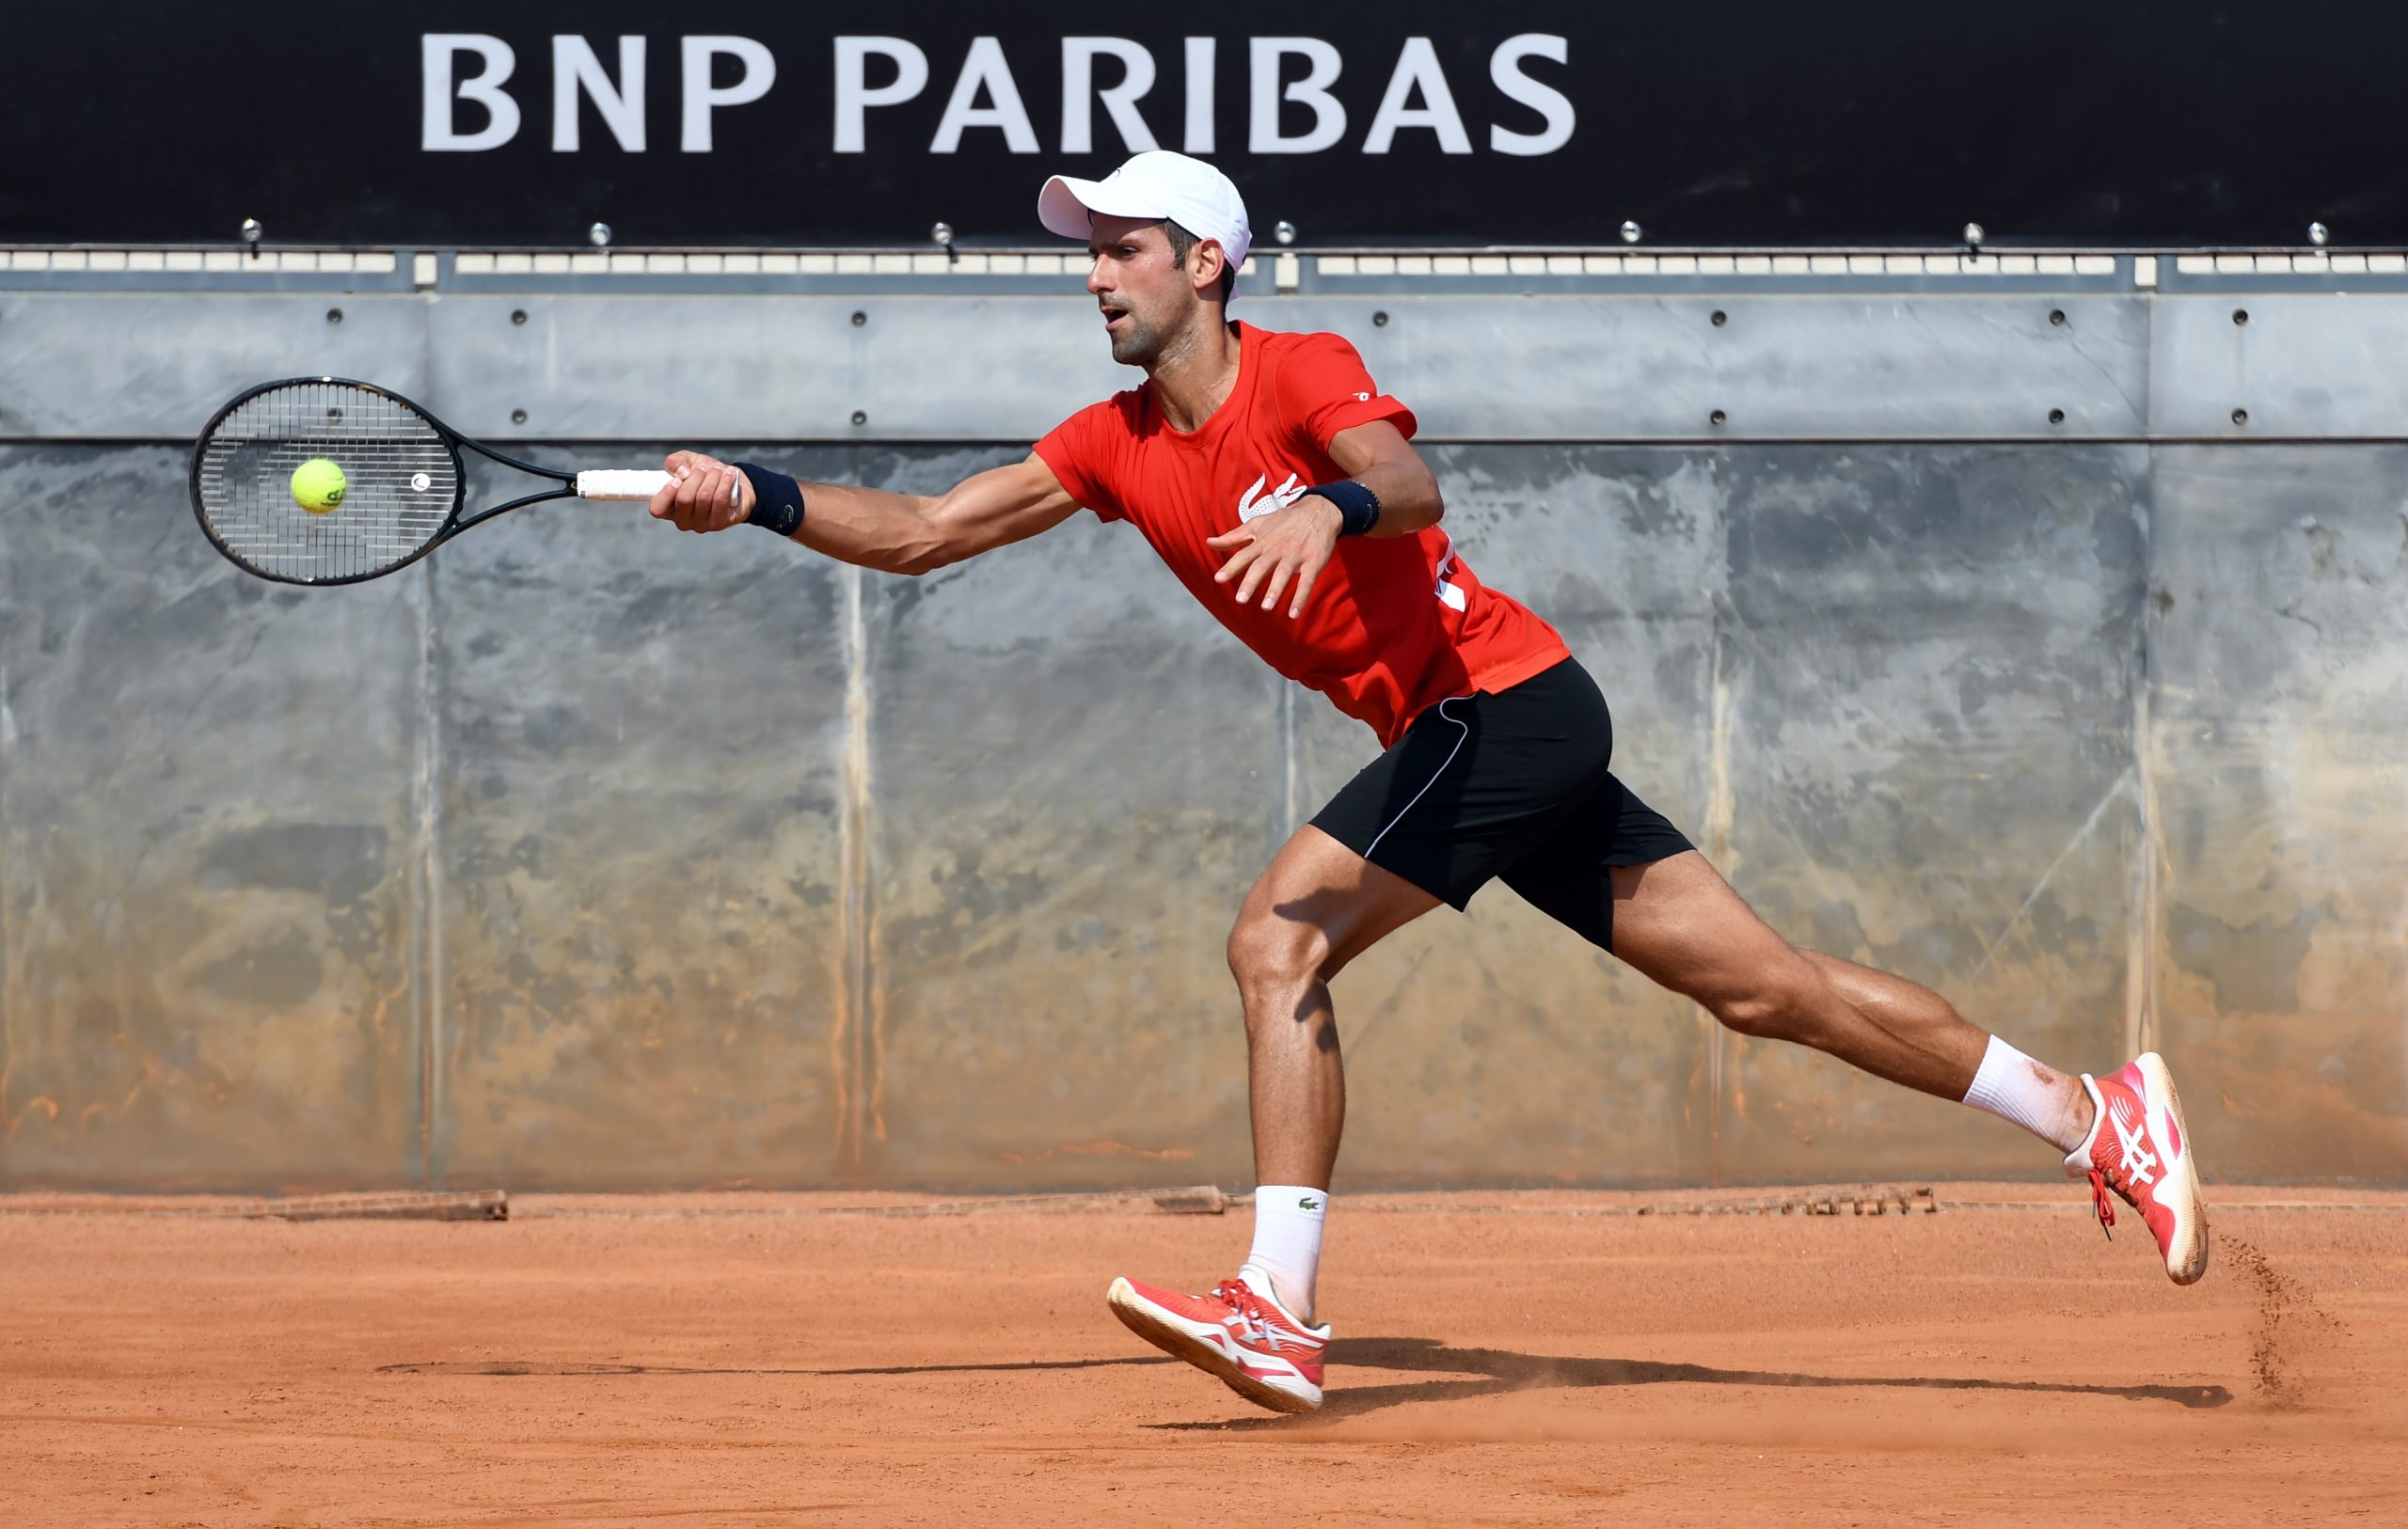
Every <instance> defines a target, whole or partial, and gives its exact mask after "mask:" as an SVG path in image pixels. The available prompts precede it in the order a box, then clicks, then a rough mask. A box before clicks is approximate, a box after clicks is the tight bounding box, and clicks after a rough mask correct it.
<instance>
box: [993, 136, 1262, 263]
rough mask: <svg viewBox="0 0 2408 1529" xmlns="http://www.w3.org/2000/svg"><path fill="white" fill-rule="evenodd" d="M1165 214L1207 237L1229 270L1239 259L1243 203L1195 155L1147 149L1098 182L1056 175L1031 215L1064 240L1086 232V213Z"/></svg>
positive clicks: (1249, 243)
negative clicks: (1224, 257) (1219, 248)
mask: <svg viewBox="0 0 2408 1529" xmlns="http://www.w3.org/2000/svg"><path fill="white" fill-rule="evenodd" d="M1088 213H1102V214H1103V215H1104V216H1106V217H1142V218H1168V219H1170V220H1171V221H1172V222H1173V223H1176V224H1178V225H1179V226H1180V228H1182V229H1186V230H1187V231H1188V232H1189V233H1192V234H1194V235H1195V236H1196V238H1198V239H1210V240H1212V242H1213V243H1215V244H1219V245H1220V246H1221V253H1222V254H1224V255H1226V256H1228V261H1229V269H1230V270H1231V271H1235V270H1236V269H1237V268H1238V267H1239V266H1241V265H1243V264H1244V263H1245V252H1246V251H1247V250H1248V249H1251V248H1252V247H1254V229H1253V228H1252V226H1251V225H1249V224H1248V223H1247V222H1246V220H1245V202H1244V199H1243V198H1241V197H1239V196H1238V188H1237V187H1236V186H1235V185H1233V184H1231V183H1230V181H1229V178H1228V176H1226V175H1223V174H1222V173H1221V172H1220V171H1218V170H1216V169H1214V168H1213V167H1212V166H1210V165H1207V164H1205V163H1204V162H1203V161H1202V160H1200V159H1190V158H1188V157H1187V156H1186V155H1185V154H1178V153H1173V152H1172V151H1171V150H1167V149H1149V150H1147V151H1146V152H1144V153H1142V154H1138V155H1135V156H1133V158H1131V159H1130V161H1129V162H1128V163H1127V164H1126V165H1123V166H1120V168H1118V169H1117V170H1115V171H1113V172H1112V173H1111V174H1110V175H1107V176H1105V177H1104V178H1103V179H1102V180H1101V181H1082V180H1080V179H1079V178H1078V177H1076V176H1071V175H1057V176H1054V177H1053V178H1052V179H1051V180H1049V181H1046V182H1045V189H1044V190H1043V191H1040V192H1038V194H1037V220H1038V222H1039V223H1042V224H1044V225H1045V227H1046V229H1047V230H1048V231H1050V232H1053V233H1058V234H1060V235H1061V236H1062V237H1063V238H1065V239H1080V240H1084V239H1085V238H1086V237H1087V233H1088V223H1087V214H1088Z"/></svg>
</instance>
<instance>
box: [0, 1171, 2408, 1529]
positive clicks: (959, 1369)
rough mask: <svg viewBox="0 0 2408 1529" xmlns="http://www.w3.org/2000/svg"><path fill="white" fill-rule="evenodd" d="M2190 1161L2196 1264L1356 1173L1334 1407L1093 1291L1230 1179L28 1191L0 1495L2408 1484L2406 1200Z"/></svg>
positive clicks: (1705, 1505)
mask: <svg viewBox="0 0 2408 1529" xmlns="http://www.w3.org/2000/svg"><path fill="white" fill-rule="evenodd" d="M2210 1192H2211V1194H2215V1195H2218V1196H2220V1197H2221V1198H2222V1199H2223V1200H2225V1201H2226V1202H2228V1204H2227V1205H2226V1206H2225V1207H2224V1208H2222V1209H2220V1210H2218V1211H2217V1212H2216V1213H2215V1221H2214V1226H2215V1230H2216V1234H2217V1242H2216V1246H2215V1252H2214V1261H2213V1264H2212V1266H2211V1268H2210V1272H2209V1274H2208V1276H2207V1278H2206V1280H2205V1281H2204V1282H2202V1283H2201V1284H2200V1285H2197V1286H2196V1287H2194V1288H2193V1289H2189V1290H2178V1289H2176V1288H2174V1287H2173V1286H2172V1285H2168V1284H2167V1283H2166V1281H2165V1278H2164V1276H2163V1274H2162V1272H2161V1271H2160V1269H2159V1268H2158V1267H2157V1265H2156V1264H2155V1262H2154V1260H2153V1258H2152V1256H2151V1250H2150V1248H2149V1244H2148V1240H2147V1235H2146V1233H2145V1232H2143V1231H2142V1230H2141V1228H2140V1227H2139V1225H2138V1220H2137V1218H2136V1217H2131V1216H2127V1217H2126V1218H2125V1220H2124V1223H2123V1225H2122V1226H2121V1227H2120V1228H2119V1229H2118V1232H2117V1236H2116V1237H2115V1241H2114V1242H2113V1243H2112V1244H2110V1243H2109V1242H2107V1241H2106V1240H2105V1239H2104V1238H2102V1237H2100V1236H2099V1229H2098V1227H2097V1226H2096V1225H2094V1224H2092V1223H2090V1222H2088V1221H2086V1220H2084V1219H2083V1217H2082V1216H2081V1215H2080V1214H2078V1213H2077V1208H2078V1207H2080V1206H2082V1205H2083V1201H2084V1199H2085V1197H2086V1190H2085V1188H2084V1187H2083V1186H2081V1185H2046V1186H2041V1185H2033V1186H2015V1187H2011V1188H2010V1187H1990V1188H1988V1189H1987V1190H1985V1189H1979V1188H1972V1187H1956V1188H1951V1187H1948V1186H1942V1187H1941V1206H1942V1207H1943V1208H1942V1209H1941V1211H1940V1212H1939V1213H1938V1214H1935V1215H1917V1216H1911V1217H1900V1216H1898V1215H1895V1214H1892V1215H1888V1216H1883V1217H1853V1216H1840V1217H1814V1218H1806V1217H1788V1218H1770V1219H1767V1218H1752V1217H1738V1216H1712V1217H1698V1216H1688V1215H1651V1216H1644V1217H1640V1216H1633V1215H1629V1214H1627V1211H1628V1210H1629V1209H1630V1208H1631V1207H1632V1206H1634V1205H1636V1204H1639V1203H1656V1204H1662V1203H1665V1202H1666V1200H1667V1197H1664V1196H1656V1197H1654V1200H1653V1201H1652V1202H1647V1201H1643V1200H1641V1199H1635V1198H1634V1197H1628V1196H1609V1195H1578V1194H1564V1193H1544V1194H1529V1195H1503V1194H1485V1195H1481V1194H1462V1195H1447V1196H1418V1197H1407V1196H1355V1197H1348V1196H1346V1195H1344V1194H1342V1193H1341V1195H1340V1196H1339V1201H1338V1204H1337V1206H1336V1207H1335V1208H1336V1213H1335V1215H1334V1216H1333V1218H1332V1220H1331V1224H1330V1233H1331V1243H1330V1248H1329V1251H1328V1257H1327V1263H1326V1267H1325V1269H1324V1273H1323V1310H1324V1315H1326V1316H1328V1317H1330V1318H1331V1319H1332V1320H1334V1321H1335V1322H1336V1324H1337V1329H1338V1337H1337V1341H1336V1342H1335V1343H1334V1345H1333V1346H1332V1348H1331V1355H1332V1358H1333V1363H1332V1366H1331V1370H1330V1376H1329V1384H1330V1388H1331V1401H1330V1404H1329V1406H1328V1407H1327V1408H1326V1409H1325V1410H1324V1411H1323V1412H1322V1413H1320V1414H1319V1415H1316V1416H1312V1417H1306V1418H1295V1419H1284V1418H1277V1417H1274V1416H1272V1415H1270V1414H1268V1413H1259V1412H1256V1411H1252V1410H1251V1409H1249V1408H1247V1407H1246V1406H1245V1405H1244V1403H1242V1402H1241V1401H1239V1400H1238V1398H1236V1397H1235V1396H1234V1395H1231V1394H1229V1393H1228V1391H1226V1390H1224V1389H1223V1388H1222V1387H1221V1386H1220V1385H1219V1384H1218V1383H1217V1382H1215V1381H1213V1380H1212V1379H1208V1378H1207V1377H1205V1376H1203V1375H1201V1374H1199V1373H1197V1372H1195V1371H1193V1370H1189V1369H1187V1368H1185V1367H1184V1366H1181V1365H1180V1364H1177V1363H1173V1362H1170V1361H1167V1360H1165V1359H1164V1358H1162V1357H1160V1356H1159V1355H1157V1354H1155V1353H1154V1352H1153V1351H1152V1350H1151V1349H1149V1348H1145V1347H1144V1346H1142V1345H1141V1344H1139V1343H1138V1342H1137V1341H1136V1340H1135V1339H1133V1337H1132V1336H1131V1335H1130V1334H1129V1333H1128V1332H1125V1331H1124V1330H1122V1328H1121V1327H1120V1325H1119V1324H1118V1323H1117V1322H1116V1321H1114V1320H1113V1318H1112V1317H1111V1316H1110V1315H1109V1314H1108V1313H1107V1312H1106V1310H1105V1308H1104V1304H1103V1292H1104V1286H1105V1285H1106V1284H1107V1283H1108V1282H1109V1281H1110V1279H1111V1278H1112V1276H1114V1275H1115V1274H1118V1273H1123V1272H1126V1273H1128V1274H1131V1275H1133V1276H1136V1277H1138V1278H1141V1279H1148V1280H1152V1281H1156V1282H1160V1283H1169V1284H1178V1285H1183V1286H1186V1287H1190V1288H1199V1287H1206V1286H1209V1285H1211V1283H1212V1281H1213V1280H1214V1279H1216V1278H1217V1277H1219V1276H1220V1275H1222V1274H1225V1273H1227V1272H1228V1271H1229V1270H1230V1269H1232V1268H1233V1267H1234V1265H1235V1264H1236V1263H1237V1261H1238V1258H1239V1255H1240V1254H1241V1253H1243V1252H1244V1243H1245V1237H1246V1235H1247V1229H1248V1225H1249V1218H1248V1217H1247V1216H1246V1215H1245V1214H1244V1212H1243V1211H1239V1212H1233V1213H1231V1214H1229V1215H1227V1216H1222V1217H1212V1216H1172V1215H1164V1214H1159V1213H1155V1212H1153V1211H1150V1210H1147V1209H1140V1208H1136V1207H1134V1206H1122V1207H1117V1208H1108V1209H1085V1210H1063V1209H1059V1208H1053V1209H1041V1210H1031V1209H1026V1208H1020V1209H994V1208H989V1209H981V1210H978V1211H975V1212H974V1213H967V1214H930V1213H926V1211H927V1206H919V1207H918V1209H919V1211H920V1212H921V1213H907V1214H885V1215H880V1214H863V1213H859V1212H854V1213H842V1212H838V1211H837V1210H836V1209H835V1207H839V1206H864V1205H869V1204H873V1203H876V1204H884V1205H889V1206H905V1207H906V1208H907V1210H908V1209H910V1208H911V1205H912V1203H911V1202H908V1201H906V1200H904V1199H903V1198H902V1197H886V1198H885V1199H884V1200H883V1201H879V1202H872V1201H868V1200H865V1199H863V1198H860V1197H849V1198H848V1197H841V1196H803V1195H784V1196H771V1195H712V1196H689V1197H678V1198H667V1197H649V1196H648V1197H642V1198H636V1197H629V1198H626V1199H605V1198H598V1197H580V1198H567V1197H539V1196H530V1197H524V1198H521V1199H519V1200H517V1201H515V1202H514V1204H513V1206H512V1215H513V1219H512V1220H511V1221H510V1222H508V1223H507V1224H434V1223H418V1222H310V1223H288V1222H278V1221H245V1220H237V1219H228V1218H221V1219H196V1218H192V1217H189V1216H177V1215H160V1214H148V1215H145V1214H126V1213H123V1212H121V1211H115V1210H112V1211H107V1212H103V1213H85V1214H72V1215H59V1214H31V1213H26V1212H28V1211H29V1210H31V1209H32V1208H34V1207H37V1206H41V1205H43V1204H45V1203H47V1204H52V1205H56V1204H61V1203H63V1202H56V1201H52V1202H42V1201H38V1200H30V1199H27V1198H25V1197H14V1198H13V1200H12V1198H11V1197H7V1196H0V1493H5V1499H6V1504H5V1508H0V1518H5V1520H6V1521H7V1522H8V1523H9V1524H11V1525H17V1526H30V1525H51V1524H68V1525H77V1526H84V1525H95V1524H118V1523H139V1524H173V1525H186V1524H208V1525H251V1524H311V1525H316V1524H326V1525H353V1524H447V1525H449V1524H464V1525H485V1524H585V1523H641V1522H649V1521H667V1522H672V1523H676V1524H681V1525H684V1524H693V1525H709V1524H745V1525H751V1524H773V1523H804V1524H810V1523H842V1524H902V1523H927V1524H989V1523H1046V1524H1056V1523H1061V1524H1072V1525H1081V1526H1085V1525H1098V1526H1101V1525H1115V1524H1150V1523H1160V1524H1205V1525H1215V1526H1218V1525H1239V1524H1245V1525H1277V1524H1282V1523H1287V1522H1290V1521H1315V1522H1333V1521H1335V1522H1344V1521H1367V1522H1368V1521H1379V1522H1384V1523H1403V1524H1446V1525H1450V1526H1451V1525H1467V1524H1502V1523H1566V1524H1570V1523H1598V1522H1646V1523H1656V1524H1718V1525H1719V1524H1742V1523H1744V1524H1762V1523H1863V1524H1876V1523H1891V1522H1899V1521H1925V1522H1946V1523H1956V1524H1974V1523H1980V1524H1990V1523H1998V1524H2006V1523H2013V1524H2035V1523H2073V1522H2083V1523H2146V1524H2199V1523H2210V1522H2218V1523H2252V1524H2256V1523H2320V1524H2322V1523H2369V1524H2373V1523H2402V1522H2408V1411H2403V1410H2402V1409H2401V1408H2400V1405H2399V1401H2398V1398H2399V1396H2400V1390H2401V1385H2402V1382H2403V1381H2408V1197H2403V1196H2396V1195H2395V1196H2383V1195H2372V1194H2365V1195H2359V1194H2340V1193H2337V1192H2334V1191H2321V1192H2320V1191H2314V1190H2305V1191H2303V1190H2239V1189H2226V1190H2221V1191H2217V1190H2211V1191H2210ZM1983 1198H1987V1199H1989V1200H1993V1201H1996V1200H2020V1201H2027V1202H2029V1201H2043V1202H2047V1203H2050V1204H2052V1205H2055V1206H2061V1207H2063V1208H2060V1209H2056V1210H2049V1209H2028V1208H2027V1209H2007V1208H1993V1209H1977V1208H1972V1206H1970V1205H1969V1204H1968V1202H1969V1201H1970V1200H1973V1199H1983ZM2251 1201H2255V1202H2286V1203H2295V1202H2303V1201H2308V1202H2314V1201H2322V1202H2328V1203H2327V1204H2324V1205H2321V1206H2310V1207H2306V1208H2293V1207H2289V1206H2286V1207H2283V1208H2238V1207H2237V1206H2235V1205H2234V1204H2230V1202H2251ZM2340 1201H2350V1202H2353V1203H2354V1206H2355V1208H2342V1207H2341V1206H2339V1205H2337V1204H2332V1203H2331V1202H2340ZM79 1203H81V1204H87V1205H89V1204H94V1203H97V1202H92V1201H83V1202H79ZM2212 1203H2213V1202H2212V1201H2211V1204H2212ZM143 1204H148V1205H158V1204H160V1203H158V1202H143ZM1617 1211H1619V1212H1623V1213H1620V1214H1615V1213H1613V1212H1617ZM1296 1510H1305V1511H1302V1512H1299V1511H1296Z"/></svg>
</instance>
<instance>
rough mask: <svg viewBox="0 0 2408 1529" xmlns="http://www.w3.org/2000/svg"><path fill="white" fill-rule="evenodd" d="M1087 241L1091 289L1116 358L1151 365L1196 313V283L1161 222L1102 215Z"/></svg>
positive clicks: (1129, 362) (1088, 279)
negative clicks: (1176, 253)
mask: <svg viewBox="0 0 2408 1529" xmlns="http://www.w3.org/2000/svg"><path fill="white" fill-rule="evenodd" d="M1094 224H1095V232H1094V233H1093V234H1092V235H1090V236H1089V238H1088V240H1087V253H1088V254H1089V255H1091V256H1093V257H1094V263H1093V264H1092V265H1090V266H1089V267H1088V269H1087V291H1088V292H1091V293H1093V294H1094V296H1095V301H1096V307H1099V308H1100V309H1101V310H1102V313H1103V326H1104V333H1105V334H1106V335H1108V336H1109V337H1111V339H1112V358H1113V359H1114V360H1116V361H1118V362H1120V363H1122V364H1123V365H1126V366H1133V367H1147V366H1151V365H1153V363H1154V362H1155V360H1156V359H1158V358H1159V357H1160V356H1161V355H1162V354H1163V351H1164V347H1165V346H1167V345H1168V344H1169V343H1170V340H1171V339H1172V337H1173V336H1175V335H1177V334H1178V333H1179V332H1180V330H1181V329H1183V328H1184V327H1186V325H1187V323H1189V322H1190V321H1191V320H1193V319H1194V318H1195V316H1196V288H1195V286H1194V284H1193V283H1192V282H1191V281H1190V280H1189V278H1188V275H1187V267H1186V265H1185V263H1184V262H1183V261H1181V260H1178V259H1177V258H1176V257H1174V256H1173V255H1172V254H1171V248H1170V235H1168V234H1166V233H1164V231H1163V228H1162V225H1161V224H1159V223H1147V222H1141V221H1140V220H1138V219H1136V218H1130V217H1101V216H1100V217H1098V218H1096V219H1095V220H1094Z"/></svg>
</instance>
